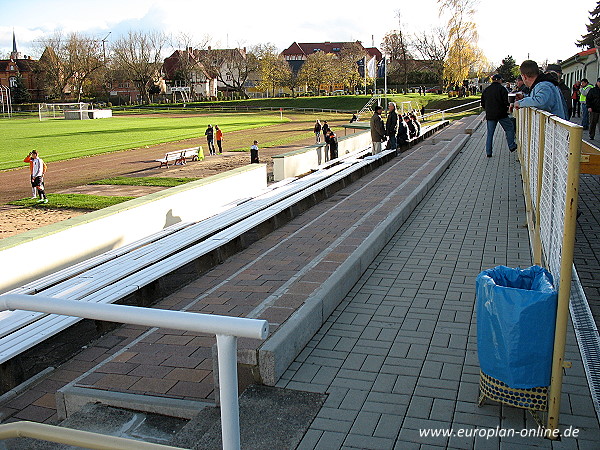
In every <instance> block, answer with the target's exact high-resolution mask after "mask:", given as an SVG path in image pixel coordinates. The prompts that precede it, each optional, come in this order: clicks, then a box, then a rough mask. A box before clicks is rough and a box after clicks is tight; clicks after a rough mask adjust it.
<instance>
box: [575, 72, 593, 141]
mask: <svg viewBox="0 0 600 450" xmlns="http://www.w3.org/2000/svg"><path fill="white" fill-rule="evenodd" d="M571 99H572V100H573V115H575V114H577V115H578V117H581V126H582V127H583V129H584V130H589V137H590V139H592V140H593V139H594V138H595V137H596V128H597V127H598V123H599V122H600V78H598V79H597V80H596V84H595V85H593V86H592V85H591V84H590V82H589V81H588V80H587V78H584V79H582V80H581V81H579V82H578V83H575V85H574V86H573V94H572V97H571Z"/></svg>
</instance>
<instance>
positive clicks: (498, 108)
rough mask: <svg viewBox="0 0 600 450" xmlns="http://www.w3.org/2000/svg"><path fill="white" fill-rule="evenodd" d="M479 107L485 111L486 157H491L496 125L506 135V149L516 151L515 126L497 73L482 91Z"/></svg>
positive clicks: (506, 95) (505, 93) (500, 78)
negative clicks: (509, 115)
mask: <svg viewBox="0 0 600 450" xmlns="http://www.w3.org/2000/svg"><path fill="white" fill-rule="evenodd" d="M523 80H524V79H523ZM481 106H482V107H483V109H484V110H485V120H486V122H487V140H486V143H485V153H486V155H487V157H488V158H491V157H492V144H493V141H494V132H495V131H496V127H497V125H498V124H500V126H501V127H502V129H503V130H504V133H505V134H506V142H507V143H508V149H509V150H510V151H511V152H514V151H515V150H516V149H517V144H516V143H515V126H514V124H513V121H512V120H510V118H509V117H508V107H509V103H508V92H507V91H506V88H505V87H504V86H502V75H500V74H499V73H497V74H495V75H493V76H492V84H490V85H489V86H488V87H486V88H485V89H484V90H483V93H482V94H481Z"/></svg>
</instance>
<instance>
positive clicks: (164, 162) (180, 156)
mask: <svg viewBox="0 0 600 450" xmlns="http://www.w3.org/2000/svg"><path fill="white" fill-rule="evenodd" d="M199 150H200V147H192V148H185V149H183V150H176V151H174V152H167V153H165V156H164V158H161V159H157V160H155V161H156V162H159V163H160V166H159V167H163V166H164V167H169V163H171V164H172V165H173V164H175V165H183V164H185V163H186V161H187V159H188V158H189V159H191V160H192V161H197V160H198V152H199Z"/></svg>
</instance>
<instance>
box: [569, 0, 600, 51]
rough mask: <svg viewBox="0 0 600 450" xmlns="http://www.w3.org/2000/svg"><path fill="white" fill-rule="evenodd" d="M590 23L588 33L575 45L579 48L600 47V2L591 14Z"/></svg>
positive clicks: (587, 26)
mask: <svg viewBox="0 0 600 450" xmlns="http://www.w3.org/2000/svg"><path fill="white" fill-rule="evenodd" d="M589 13H590V23H589V25H586V26H585V27H586V28H587V33H586V34H584V35H582V36H581V39H580V40H579V41H577V42H576V43H575V45H577V47H582V48H586V49H588V48H593V47H600V1H598V3H597V4H596V7H595V8H594V9H593V10H592V11H590V12H589Z"/></svg>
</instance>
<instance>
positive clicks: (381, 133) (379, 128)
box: [370, 105, 385, 155]
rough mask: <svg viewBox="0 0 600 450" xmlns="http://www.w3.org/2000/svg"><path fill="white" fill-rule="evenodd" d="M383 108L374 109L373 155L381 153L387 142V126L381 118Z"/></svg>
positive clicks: (372, 127)
mask: <svg viewBox="0 0 600 450" xmlns="http://www.w3.org/2000/svg"><path fill="white" fill-rule="evenodd" d="M382 111H383V108H382V107H381V106H379V105H376V106H375V107H374V108H373V115H372V116H371V123H370V124H371V141H372V142H373V154H374V155H376V154H377V153H381V143H382V142H385V125H384V124H383V119H382V118H381V112H382Z"/></svg>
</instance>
